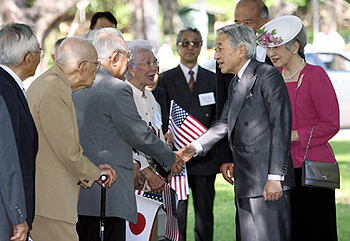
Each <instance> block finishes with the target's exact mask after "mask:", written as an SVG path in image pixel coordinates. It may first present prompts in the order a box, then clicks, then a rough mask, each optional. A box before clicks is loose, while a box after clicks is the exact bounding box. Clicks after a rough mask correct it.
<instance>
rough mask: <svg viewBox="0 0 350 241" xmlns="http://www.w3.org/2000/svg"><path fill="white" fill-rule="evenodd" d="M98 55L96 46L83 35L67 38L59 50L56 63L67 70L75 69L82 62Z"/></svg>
mask: <svg viewBox="0 0 350 241" xmlns="http://www.w3.org/2000/svg"><path fill="white" fill-rule="evenodd" d="M94 56H97V53H96V50H95V48H94V46H93V45H92V44H91V43H90V42H89V41H88V40H86V39H84V38H82V37H69V38H67V39H65V40H64V41H63V42H62V44H61V45H60V47H59V48H58V52H57V59H56V64H57V65H58V66H60V67H62V69H65V70H67V71H72V70H74V69H75V68H76V67H77V66H78V65H79V64H80V63H81V62H83V61H89V60H90V59H91V58H92V57H94Z"/></svg>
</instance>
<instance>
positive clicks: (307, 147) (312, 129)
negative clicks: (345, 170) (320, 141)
mask: <svg viewBox="0 0 350 241" xmlns="http://www.w3.org/2000/svg"><path fill="white" fill-rule="evenodd" d="M314 127H315V126H312V128H311V132H310V137H309V141H308V142H307V146H306V150H305V154H304V158H303V162H304V161H305V158H306V154H307V151H308V150H309V145H310V142H311V137H312V133H313V132H314ZM326 145H327V147H328V150H329V152H330V153H331V155H332V157H333V159H334V161H335V162H337V160H336V159H335V156H334V154H333V152H332V150H331V148H330V147H329V144H328V142H326Z"/></svg>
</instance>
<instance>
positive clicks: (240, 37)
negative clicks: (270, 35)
mask: <svg viewBox="0 0 350 241" xmlns="http://www.w3.org/2000/svg"><path fill="white" fill-rule="evenodd" d="M220 34H227V36H228V38H227V41H228V43H229V44H230V45H231V46H232V48H233V49H234V50H235V49H237V48H238V47H239V46H241V45H245V46H246V48H247V52H246V54H245V56H246V58H247V59H255V56H256V40H255V34H254V31H253V29H252V28H250V27H248V26H244V25H240V24H230V25H226V26H224V27H222V28H219V29H218V30H216V35H220Z"/></svg>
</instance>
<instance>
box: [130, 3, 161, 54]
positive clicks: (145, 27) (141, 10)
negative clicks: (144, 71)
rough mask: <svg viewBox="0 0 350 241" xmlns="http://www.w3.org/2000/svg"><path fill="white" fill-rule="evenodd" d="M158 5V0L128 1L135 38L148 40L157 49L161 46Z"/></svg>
mask: <svg viewBox="0 0 350 241" xmlns="http://www.w3.org/2000/svg"><path fill="white" fill-rule="evenodd" d="M158 6H159V3H158V0H129V1H128V7H129V10H130V20H131V25H132V32H133V37H134V39H146V40H148V41H149V42H150V43H151V44H152V46H153V47H154V48H155V50H157V49H158V47H159V27H158V26H159V24H158V15H159V14H158V13H159V7H158Z"/></svg>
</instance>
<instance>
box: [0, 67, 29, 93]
mask: <svg viewBox="0 0 350 241" xmlns="http://www.w3.org/2000/svg"><path fill="white" fill-rule="evenodd" d="M0 67H1V68H3V69H4V70H5V71H6V72H7V73H9V75H11V76H12V78H14V79H15V81H16V83H17V84H18V86H19V87H20V88H21V90H22V91H23V90H24V86H23V82H22V80H21V79H20V78H19V77H18V75H17V74H16V73H15V72H13V70H12V69H10V68H9V67H7V66H6V65H2V64H0Z"/></svg>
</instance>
